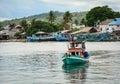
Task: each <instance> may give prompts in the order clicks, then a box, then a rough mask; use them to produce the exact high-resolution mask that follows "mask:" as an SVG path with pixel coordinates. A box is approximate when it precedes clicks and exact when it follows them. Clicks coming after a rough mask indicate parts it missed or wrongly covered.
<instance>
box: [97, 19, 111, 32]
mask: <svg viewBox="0 0 120 84" xmlns="http://www.w3.org/2000/svg"><path fill="white" fill-rule="evenodd" d="M112 21H113V19H107V20H105V21H102V22H101V23H100V24H99V29H98V31H101V30H102V28H106V27H108V24H109V23H110V22H112Z"/></svg>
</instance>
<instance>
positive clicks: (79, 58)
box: [62, 42, 89, 64]
mask: <svg viewBox="0 0 120 84" xmlns="http://www.w3.org/2000/svg"><path fill="white" fill-rule="evenodd" d="M62 61H63V63H64V64H83V63H86V62H88V61H89V54H88V52H86V51H84V49H83V48H80V47H78V42H76V43H74V42H71V47H70V48H68V51H67V52H66V53H65V54H64V56H63V57H62Z"/></svg>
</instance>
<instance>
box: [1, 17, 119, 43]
mask: <svg viewBox="0 0 120 84" xmlns="http://www.w3.org/2000/svg"><path fill="white" fill-rule="evenodd" d="M67 24H68V25H69V29H68V30H65V29H64V30H61V31H59V32H54V33H52V34H51V33H46V32H43V31H38V32H36V33H35V34H33V35H32V36H27V35H26V32H23V33H21V34H20V35H19V37H18V36H17V37H16V36H15V34H16V33H17V32H19V31H20V30H21V29H22V28H23V27H22V26H21V25H20V24H16V25H15V26H14V27H13V28H12V29H11V27H10V26H9V25H8V26H5V27H3V28H4V29H3V30H1V31H0V40H1V41H46V40H47V41H51V40H52V41H69V40H71V36H76V37H77V39H78V40H80V41H82V40H88V41H119V40H120V18H114V19H106V20H105V21H102V22H100V23H99V24H97V25H96V26H94V27H86V26H85V25H76V24H74V23H67ZM73 29H76V31H72V30H73Z"/></svg>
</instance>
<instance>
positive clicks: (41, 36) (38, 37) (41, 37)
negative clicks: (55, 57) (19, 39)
mask: <svg viewBox="0 0 120 84" xmlns="http://www.w3.org/2000/svg"><path fill="white" fill-rule="evenodd" d="M27 41H28V42H34V41H55V36H54V35H51V34H48V33H45V32H37V33H35V34H33V35H32V36H31V37H27Z"/></svg>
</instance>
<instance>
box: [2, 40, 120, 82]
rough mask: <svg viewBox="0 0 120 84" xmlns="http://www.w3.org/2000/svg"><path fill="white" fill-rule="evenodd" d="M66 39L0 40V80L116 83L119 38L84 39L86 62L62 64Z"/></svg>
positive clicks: (119, 72) (119, 74)
mask: <svg viewBox="0 0 120 84" xmlns="http://www.w3.org/2000/svg"><path fill="white" fill-rule="evenodd" d="M67 45H68V42H4V43H0V84H119V83H120V42H86V50H87V51H88V52H89V54H90V59H89V63H86V64H82V65H63V63H62V56H63V54H64V53H65V52H66V51H67V48H68V47H67Z"/></svg>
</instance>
